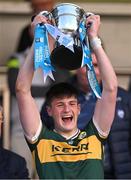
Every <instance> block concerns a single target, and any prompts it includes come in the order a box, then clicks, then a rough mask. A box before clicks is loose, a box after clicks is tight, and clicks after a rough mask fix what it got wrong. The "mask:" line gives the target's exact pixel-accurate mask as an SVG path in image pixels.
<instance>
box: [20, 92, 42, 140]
mask: <svg viewBox="0 0 131 180" xmlns="http://www.w3.org/2000/svg"><path fill="white" fill-rule="evenodd" d="M17 101H18V107H19V114H20V120H21V124H22V127H23V130H24V132H25V134H27V135H28V136H29V137H32V136H34V135H35V134H36V132H37V129H38V128H39V124H40V115H39V110H38V107H37V105H36V103H35V100H34V99H33V97H32V96H31V94H30V93H28V94H26V95H25V94H24V95H22V94H17Z"/></svg>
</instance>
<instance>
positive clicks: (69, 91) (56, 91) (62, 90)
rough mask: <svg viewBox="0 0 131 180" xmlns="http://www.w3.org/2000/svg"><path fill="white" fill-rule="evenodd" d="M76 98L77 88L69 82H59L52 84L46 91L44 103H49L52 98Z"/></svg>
mask: <svg viewBox="0 0 131 180" xmlns="http://www.w3.org/2000/svg"><path fill="white" fill-rule="evenodd" d="M71 96H74V97H76V98H77V99H78V90H77V89H76V88H75V87H74V86H73V85H71V84H69V83H66V82H61V83H57V84H55V85H53V86H52V87H51V88H50V89H49V90H48V92H47V93H46V103H47V105H51V102H52V100H53V99H54V98H62V97H71Z"/></svg>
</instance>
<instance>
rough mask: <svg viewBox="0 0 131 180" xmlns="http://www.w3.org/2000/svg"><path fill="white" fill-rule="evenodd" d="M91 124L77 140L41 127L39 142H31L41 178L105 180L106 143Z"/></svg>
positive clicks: (30, 145) (91, 123) (90, 123)
mask: <svg viewBox="0 0 131 180" xmlns="http://www.w3.org/2000/svg"><path fill="white" fill-rule="evenodd" d="M104 140H105V139H103V138H102V137H100V136H99V134H98V132H97V130H96V128H95V126H94V124H93V122H92V121H90V122H89V124H88V126H87V127H86V129H85V130H84V131H81V132H80V133H79V135H78V136H77V137H76V138H74V139H69V140H66V139H65V138H64V137H62V136H61V135H59V134H57V133H56V132H54V131H51V130H48V129H47V128H46V127H43V128H42V131H41V133H40V135H39V138H38V140H37V142H35V143H33V144H31V143H29V142H28V144H29V147H30V149H31V152H32V154H33V156H34V160H35V163H36V169H37V173H38V175H39V177H40V179H103V178H104V174H103V162H102V159H103V143H104Z"/></svg>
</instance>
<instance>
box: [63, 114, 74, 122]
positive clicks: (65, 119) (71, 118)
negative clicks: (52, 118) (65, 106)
mask: <svg viewBox="0 0 131 180" xmlns="http://www.w3.org/2000/svg"><path fill="white" fill-rule="evenodd" d="M62 120H63V121H64V122H65V123H68V122H72V120H73V116H70V115H68V116H63V117H62Z"/></svg>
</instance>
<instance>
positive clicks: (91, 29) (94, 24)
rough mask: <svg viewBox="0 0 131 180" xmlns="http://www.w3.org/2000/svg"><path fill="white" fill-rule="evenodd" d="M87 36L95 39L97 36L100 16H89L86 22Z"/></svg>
mask: <svg viewBox="0 0 131 180" xmlns="http://www.w3.org/2000/svg"><path fill="white" fill-rule="evenodd" d="M86 26H87V34H88V36H89V38H93V37H96V36H97V35H98V31H99V26H100V16H99V15H90V16H88V17H87V20H86Z"/></svg>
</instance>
